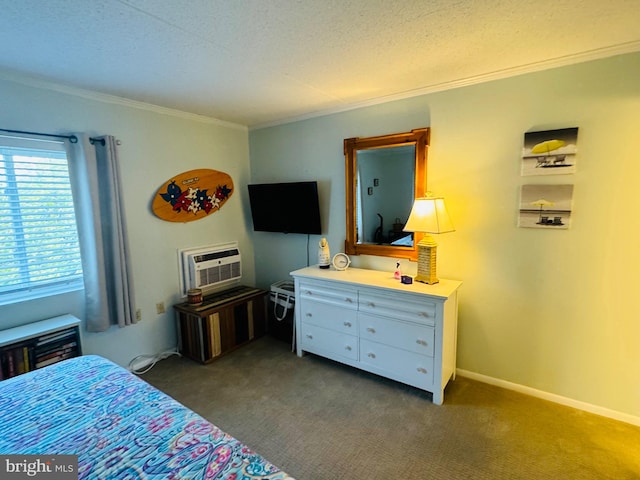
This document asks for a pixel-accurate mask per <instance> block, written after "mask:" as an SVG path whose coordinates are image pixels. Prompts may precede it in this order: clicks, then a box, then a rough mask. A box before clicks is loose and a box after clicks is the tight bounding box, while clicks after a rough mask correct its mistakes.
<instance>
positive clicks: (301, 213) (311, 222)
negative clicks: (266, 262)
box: [249, 182, 321, 234]
mask: <svg viewBox="0 0 640 480" xmlns="http://www.w3.org/2000/svg"><path fill="white" fill-rule="evenodd" d="M249 203H250V205H251V218H252V219H253V229H254V230H255V231H257V232H281V233H307V234H319V233H321V225H320V202H319V201H318V183H317V182H290V183H261V184H254V185H249Z"/></svg>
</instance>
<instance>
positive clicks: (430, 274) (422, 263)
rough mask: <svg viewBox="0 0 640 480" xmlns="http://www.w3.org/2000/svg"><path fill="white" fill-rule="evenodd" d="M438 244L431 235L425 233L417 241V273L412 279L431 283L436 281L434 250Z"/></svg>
mask: <svg viewBox="0 0 640 480" xmlns="http://www.w3.org/2000/svg"><path fill="white" fill-rule="evenodd" d="M437 249H438V244H437V243H436V242H435V240H434V239H433V237H432V236H431V235H425V236H424V238H423V239H422V240H420V241H419V242H418V274H417V275H416V276H415V278H414V280H415V281H416V282H421V283H426V284H429V285H433V284H435V283H438V282H439V280H438V277H437V276H436V251H437Z"/></svg>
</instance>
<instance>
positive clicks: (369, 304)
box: [367, 302, 376, 308]
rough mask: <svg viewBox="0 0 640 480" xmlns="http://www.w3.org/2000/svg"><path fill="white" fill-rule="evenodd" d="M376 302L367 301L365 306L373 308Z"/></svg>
mask: <svg viewBox="0 0 640 480" xmlns="http://www.w3.org/2000/svg"><path fill="white" fill-rule="evenodd" d="M375 306H376V304H375V303H373V302H368V303H367V307H371V308H375Z"/></svg>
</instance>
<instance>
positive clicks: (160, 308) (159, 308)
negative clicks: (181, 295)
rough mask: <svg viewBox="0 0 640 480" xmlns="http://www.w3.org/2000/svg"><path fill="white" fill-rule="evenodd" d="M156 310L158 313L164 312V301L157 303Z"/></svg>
mask: <svg viewBox="0 0 640 480" xmlns="http://www.w3.org/2000/svg"><path fill="white" fill-rule="evenodd" d="M156 312H157V313H158V315H160V314H161V313H164V302H160V303H156Z"/></svg>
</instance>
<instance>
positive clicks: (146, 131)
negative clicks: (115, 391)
mask: <svg viewBox="0 0 640 480" xmlns="http://www.w3.org/2000/svg"><path fill="white" fill-rule="evenodd" d="M0 98H1V99H2V108H1V109H0V128H5V129H12V130H28V131H38V132H45V133H69V132H88V133H89V134H91V135H99V134H111V135H114V136H115V137H116V138H118V139H119V140H120V141H121V142H122V145H121V146H120V147H119V153H120V160H121V171H122V176H123V179H122V182H123V190H124V197H125V198H124V204H125V205H126V212H125V215H126V219H127V228H128V232H129V237H130V238H129V241H130V247H131V252H132V255H131V258H132V263H133V272H134V289H135V295H136V302H137V306H138V308H140V310H141V312H142V321H141V322H140V323H138V324H136V325H134V326H131V327H126V328H118V327H112V328H111V329H110V330H108V331H107V332H104V333H92V334H89V333H87V332H83V340H84V352H85V353H97V354H101V355H103V356H105V357H107V358H109V359H111V360H113V361H115V362H117V363H119V364H121V365H126V364H127V363H128V362H129V361H130V360H131V359H132V358H134V357H135V356H137V355H140V354H149V353H156V352H159V351H163V350H166V349H169V348H173V347H175V345H176V334H175V323H174V314H173V311H172V308H171V306H172V305H173V304H174V303H176V302H177V301H179V300H180V297H179V289H178V268H177V253H176V252H177V249H178V248H183V247H191V246H199V245H204V244H212V243H222V242H229V241H238V242H239V245H240V249H241V252H242V254H243V275H244V279H243V280H244V281H245V282H246V283H248V284H252V283H254V280H255V275H254V266H253V246H252V242H251V239H250V237H249V235H248V232H247V225H248V218H249V217H247V216H246V211H247V205H248V195H247V193H246V184H247V183H248V179H249V151H248V134H247V129H246V127H241V126H235V125H230V124H223V123H221V122H216V121H212V120H210V119H204V118H199V117H195V116H188V115H183V114H180V115H178V114H176V113H175V112H169V111H163V110H160V109H156V110H151V109H150V108H145V109H143V108H138V107H136V106H135V105H134V104H133V103H127V102H120V103H118V102H115V103H108V102H104V101H99V100H98V97H97V96H93V97H92V96H91V95H87V96H86V97H80V96H77V95H69V94H66V93H62V92H57V91H52V90H48V89H44V88H37V87H34V86H26V85H22V84H19V83H14V82H12V81H6V80H0ZM100 98H102V97H100ZM195 168H211V169H214V170H221V171H223V172H226V173H228V174H229V175H230V176H231V178H232V180H233V182H234V186H235V192H234V193H233V194H232V196H231V197H230V199H229V200H228V201H227V203H225V205H224V206H223V207H222V209H221V210H220V211H218V212H216V213H214V214H210V215H209V216H208V217H206V218H203V219H201V220H197V221H194V222H189V223H172V222H165V221H162V220H160V219H159V218H157V217H155V216H154V215H153V213H152V212H151V209H150V205H151V201H152V198H153V196H154V194H155V192H156V190H157V189H158V188H159V187H160V186H161V185H162V184H163V183H164V182H165V181H167V180H169V179H170V178H171V177H172V176H175V175H177V174H179V173H181V172H184V171H187V170H191V169H195ZM159 302H164V304H165V307H166V313H164V314H160V315H158V314H157V313H156V303H159ZM63 313H71V314H74V315H76V316H78V317H79V318H82V317H83V298H82V292H79V293H75V294H68V295H64V296H60V297H52V298H48V299H44V300H38V301H31V302H24V303H21V304H16V305H10V306H3V307H0V328H5V327H10V326H14V325H19V324H23V323H27V322H30V321H34V320H38V319H42V318H48V317H51V316H54V315H60V314H63Z"/></svg>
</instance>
